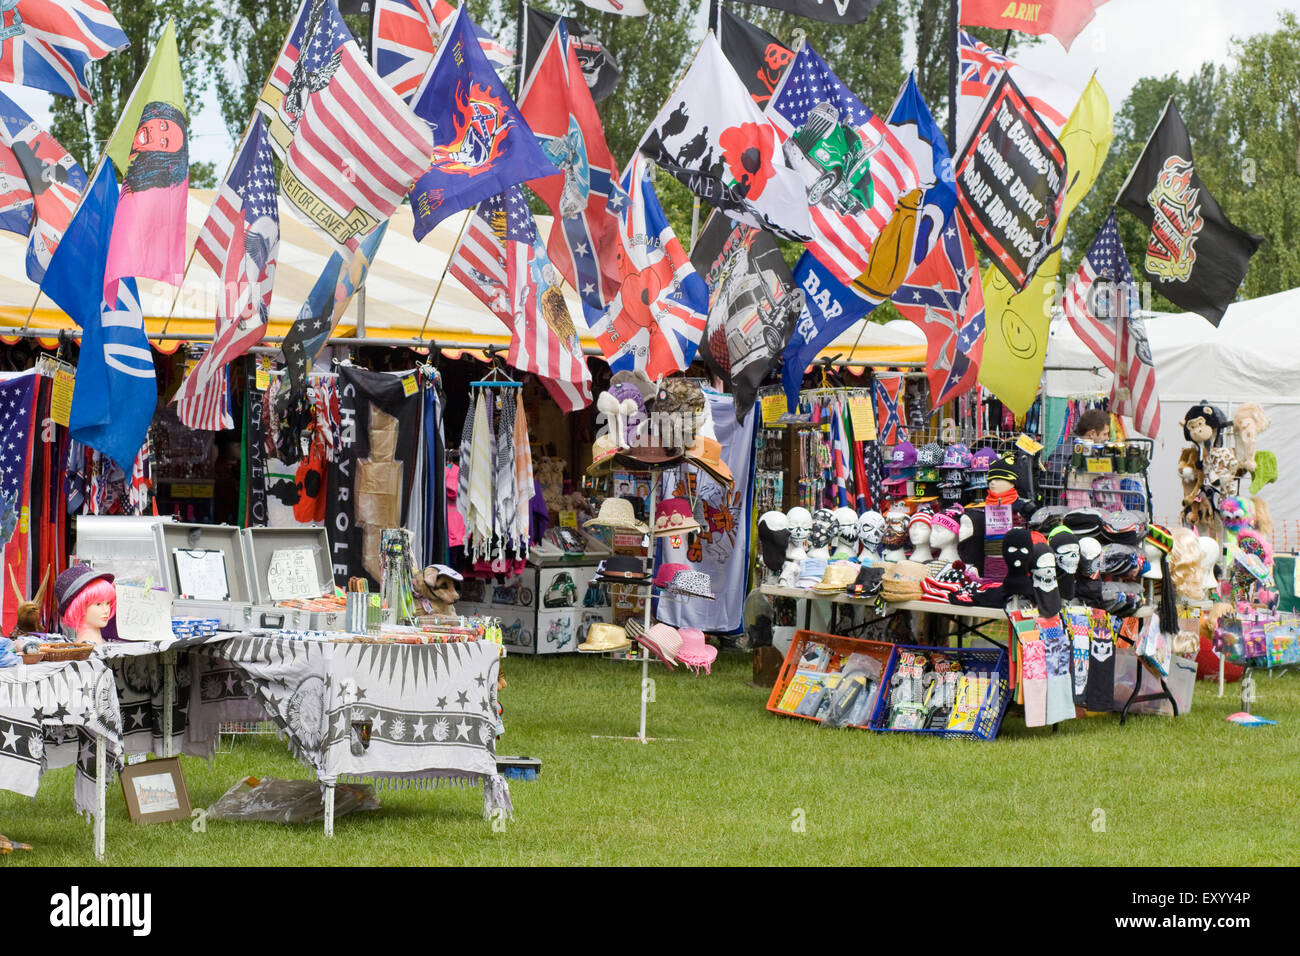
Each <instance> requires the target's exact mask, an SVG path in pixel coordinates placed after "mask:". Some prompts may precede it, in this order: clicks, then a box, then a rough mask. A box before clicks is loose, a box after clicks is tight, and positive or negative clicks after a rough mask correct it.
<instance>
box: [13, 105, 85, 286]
mask: <svg viewBox="0 0 1300 956" xmlns="http://www.w3.org/2000/svg"><path fill="white" fill-rule="evenodd" d="M0 147H2V148H0V153H2V154H3V164H2V165H3V167H4V172H5V173H6V174H7V176H8V179H9V181H10V184H11V185H12V186H13V187H14V188H15V189H16V190H17V191H19V192H21V193H23V194H25V196H26V202H25V203H24V204H22V205H21V208H17V209H14V210H13V212H15V213H17V214H18V220H20V221H14V219H13V216H12V215H10V214H8V207H9V203H8V202H3V203H0V207H3V208H4V209H5V210H6V212H5V214H0V228H5V229H8V228H10V225H9V223H10V222H12V223H13V225H15V226H17V227H18V228H14V229H13V230H12V231H14V232H17V233H19V234H20V235H24V236H26V235H30V236H31V240H30V241H29V242H28V243H27V277H28V278H29V279H31V280H32V281H33V282H35V283H37V284H39V283H40V281H41V279H42V278H44V277H45V267H46V266H48V265H49V264H50V257H51V256H52V255H54V250H55V249H56V248H58V245H59V240H60V239H61V238H62V237H63V232H64V230H65V229H67V228H68V223H70V222H71V221H72V214H73V213H74V212H76V209H77V203H79V202H80V201H81V194H82V192H83V191H85V188H86V174H85V172H83V171H82V169H81V166H79V165H78V164H77V161H76V160H75V159H73V158H72V157H71V156H69V155H68V152H67V150H65V149H64V148H63V147H62V146H60V145H59V144H58V142H57V141H55V139H54V137H53V136H51V135H50V134H49V133H47V132H46V131H45V130H43V129H41V128H40V127H39V126H37V125H36V122H35V121H34V120H33V119H32V118H31V117H30V116H28V115H27V114H26V113H25V112H23V110H22V109H21V107H19V106H18V104H17V103H15V102H14V101H13V100H11V99H9V97H7V96H5V95H4V94H3V93H0ZM33 210H34V212H35V215H34V216H33Z"/></svg>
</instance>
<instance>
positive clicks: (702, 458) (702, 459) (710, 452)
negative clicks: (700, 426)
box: [686, 435, 734, 487]
mask: <svg viewBox="0 0 1300 956" xmlns="http://www.w3.org/2000/svg"><path fill="white" fill-rule="evenodd" d="M686 462H687V464H691V465H695V466H696V467H697V468H702V469H703V470H704V471H706V472H708V474H709V476H710V477H712V478H713V480H714V481H716V482H718V484H721V485H727V486H728V487H730V486H731V485H732V484H733V483H734V481H733V479H732V477H731V469H730V468H729V467H728V466H727V463H726V462H724V461H723V460H722V446H721V445H720V444H718V442H716V441H714V440H713V439H712V438H705V437H704V436H703V435H696V436H695V442H694V443H693V444H692V445H691V447H690V448H688V449H686Z"/></svg>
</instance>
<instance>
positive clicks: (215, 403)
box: [176, 114, 280, 431]
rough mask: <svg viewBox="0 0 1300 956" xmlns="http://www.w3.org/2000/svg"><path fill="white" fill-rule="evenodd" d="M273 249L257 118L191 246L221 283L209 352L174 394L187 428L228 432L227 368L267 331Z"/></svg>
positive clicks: (268, 175)
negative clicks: (226, 429)
mask: <svg viewBox="0 0 1300 956" xmlns="http://www.w3.org/2000/svg"><path fill="white" fill-rule="evenodd" d="M279 250H280V214H279V211H278V209H277V208H276V188H275V166H274V163H273V162H272V157H271V144H270V140H269V137H268V136H267V133H266V124H265V123H264V122H263V120H262V117H261V115H260V114H258V115H256V116H255V117H254V119H253V124H252V126H250V127H249V130H248V135H247V136H246V137H245V138H244V142H243V145H242V146H241V147H240V150H239V153H238V155H237V156H236V157H235V162H234V165H232V166H231V168H230V173H229V174H228V175H227V176H226V181H225V182H224V183H222V184H221V189H220V190H218V191H217V197H216V199H215V200H214V201H213V203H212V211H211V212H209V213H208V218H207V221H206V222H205V223H204V224H203V230H202V231H201V232H200V233H199V238H198V241H197V242H196V243H195V245H194V251H195V252H197V253H198V254H199V255H200V256H202V257H203V261H204V262H206V263H207V264H208V265H210V266H211V267H212V271H213V272H215V273H216V274H217V275H218V276H220V277H221V287H222V295H221V296H220V298H219V300H218V306H217V321H216V329H215V336H214V338H213V342H212V348H211V349H209V350H208V351H207V352H206V353H205V354H204V356H203V358H201V359H200V360H199V363H198V364H197V365H196V366H195V367H194V369H193V371H191V372H190V374H189V375H188V376H186V378H185V381H184V382H183V383H182V384H181V387H180V390H179V391H178V392H177V393H176V401H177V402H178V403H179V404H178V408H177V412H178V414H179V417H180V420H181V421H182V422H183V423H184V424H185V425H187V426H188V427H190V428H195V429H203V430H208V431H216V430H218V429H222V428H233V427H234V422H233V421H232V419H231V417H230V410H229V408H228V403H227V402H226V394H227V388H226V383H227V366H228V365H229V363H230V362H232V361H234V360H235V359H236V358H238V357H239V356H241V355H243V354H244V353H245V352H247V351H248V350H249V349H250V348H252V347H253V346H254V345H256V344H257V343H258V342H260V341H261V340H262V336H263V335H264V334H265V332H266V324H267V318H268V315H269V310H270V307H271V287H272V286H273V285H274V283H275V263H276V258H277V257H278V255H279Z"/></svg>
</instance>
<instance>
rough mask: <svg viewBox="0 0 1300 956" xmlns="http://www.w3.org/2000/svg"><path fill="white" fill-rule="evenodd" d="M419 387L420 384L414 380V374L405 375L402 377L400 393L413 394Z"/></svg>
mask: <svg viewBox="0 0 1300 956" xmlns="http://www.w3.org/2000/svg"><path fill="white" fill-rule="evenodd" d="M419 388H420V385H419V383H418V382H417V381H416V380H415V376H414V375H407V376H406V377H405V378H403V379H402V394H403V395H407V396H410V395H414V394H415V393H416V392H417V391H419Z"/></svg>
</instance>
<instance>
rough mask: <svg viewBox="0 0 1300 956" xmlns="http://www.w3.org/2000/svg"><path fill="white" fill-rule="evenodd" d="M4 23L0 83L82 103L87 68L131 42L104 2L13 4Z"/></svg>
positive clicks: (1, 13) (87, 99)
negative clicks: (41, 91)
mask: <svg viewBox="0 0 1300 956" xmlns="http://www.w3.org/2000/svg"><path fill="white" fill-rule="evenodd" d="M0 19H2V21H3V22H2V23H0V81H3V82H5V83H16V84H18V85H19V86H34V87H36V88H37V89H38V90H49V91H50V92H51V93H57V94H58V95H59V96H71V97H75V98H76V99H79V100H81V101H82V102H84V103H93V102H94V100H93V98H92V97H91V95H90V89H89V88H88V87H87V86H86V66H87V65H88V64H90V63H92V62H94V61H95V60H102V59H103V58H104V57H106V56H108V55H109V54H110V53H112V52H114V51H115V50H121V49H124V48H125V47H126V45H127V43H128V42H129V41H128V40H127V36H126V34H125V33H123V32H122V28H121V26H119V25H118V22H117V19H116V18H115V17H114V16H113V12H112V11H111V10H109V9H108V4H106V3H104V2H103V0H18V2H17V3H16V4H15V3H14V2H12V0H9V2H6V3H0Z"/></svg>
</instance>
